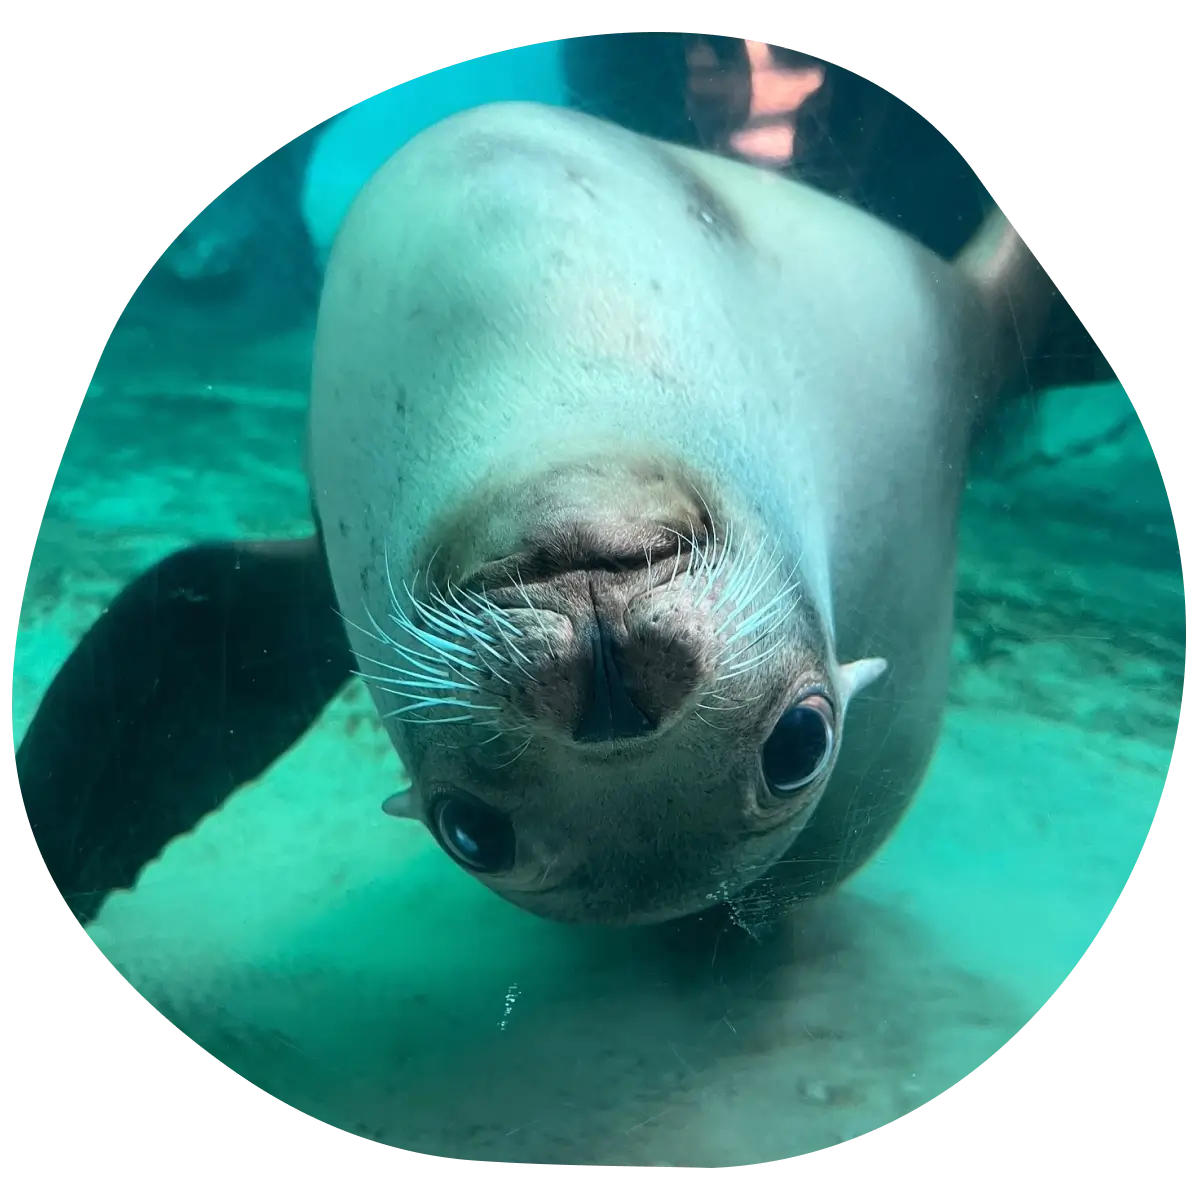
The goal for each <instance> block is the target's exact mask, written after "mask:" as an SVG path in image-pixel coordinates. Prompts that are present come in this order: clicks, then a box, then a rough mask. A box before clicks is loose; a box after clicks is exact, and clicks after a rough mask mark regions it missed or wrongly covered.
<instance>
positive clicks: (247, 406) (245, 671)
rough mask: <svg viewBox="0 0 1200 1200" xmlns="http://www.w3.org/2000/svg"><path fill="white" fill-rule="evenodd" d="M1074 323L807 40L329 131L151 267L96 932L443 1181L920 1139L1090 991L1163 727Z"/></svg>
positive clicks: (89, 789) (80, 507)
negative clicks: (472, 1166)
mask: <svg viewBox="0 0 1200 1200" xmlns="http://www.w3.org/2000/svg"><path fill="white" fill-rule="evenodd" d="M514 102H515V103H514ZM493 105H495V106H496V107H491V106H493ZM481 106H484V107H481ZM221 182H223V181H214V190H215V189H216V188H217V187H219V186H220V184H221ZM1017 233H1019V231H1017ZM1069 300H1070V297H1069V296H1068V297H1063V296H1061V295H1059V294H1058V293H1057V291H1056V289H1054V288H1053V285H1052V284H1051V283H1050V281H1048V280H1047V279H1046V278H1045V276H1044V274H1042V273H1041V271H1040V268H1038V266H1037V264H1036V262H1035V261H1034V260H1033V259H1032V256H1030V255H1029V254H1028V252H1027V251H1025V250H1024V247H1023V244H1022V243H1020V240H1019V237H1017V236H1016V235H1015V234H1014V233H1013V232H1012V231H1011V229H1009V228H1008V227H1007V226H1006V224H1005V223H1004V222H1003V219H1002V216H1001V215H1000V214H998V213H997V212H996V210H995V208H994V205H993V203H992V201H991V199H990V197H989V196H988V194H987V191H986V187H985V183H984V182H981V181H980V180H979V179H978V178H976V176H975V175H974V173H973V172H972V171H971V169H970V167H969V166H968V165H967V164H966V163H965V162H964V161H963V159H962V158H961V157H960V156H959V155H958V153H957V152H956V151H955V150H954V148H953V147H951V146H950V145H949V144H948V143H947V142H946V141H945V139H943V138H942V137H941V135H940V134H938V133H937V131H936V130H934V129H933V128H932V127H931V126H930V125H929V124H928V123H927V122H925V121H924V120H923V119H922V118H921V117H920V116H918V115H917V114H916V113H915V112H913V111H912V110H911V109H909V108H908V107H907V106H906V105H904V104H903V103H902V102H901V101H899V100H897V99H896V98H894V97H892V96H891V95H890V94H889V93H886V92H883V91H882V90H881V89H879V88H877V87H875V86H874V85H873V84H871V83H870V82H869V81H867V80H865V79H862V78H861V77H859V76H856V75H854V74H853V73H851V72H849V71H846V70H844V69H842V68H840V67H838V66H836V65H834V64H830V63H826V62H823V61H821V60H818V59H815V58H812V57H810V56H808V55H804V54H801V53H799V52H796V51H792V50H788V49H783V48H779V47H773V46H765V45H763V44H761V43H755V42H745V41H737V40H734V39H728V38H716V37H707V36H701V35H691V34H687V35H683V34H637V35H612V36H604V37H594V38H581V39H577V40H572V41H568V42H552V43H545V44H542V45H537V46H530V47H525V48H522V49H519V50H513V51H509V52H507V53H504V54H497V55H492V56H489V57H487V58H483V59H478V60H475V61H472V62H468V63H464V64H461V65H459V66H456V67H452V68H449V69H447V70H444V71H439V72H436V73H434V74H432V75H429V76H425V77H423V78H420V79H417V80H414V81H412V82H410V83H406V84H403V85H402V86H399V87H397V88H395V89H393V90H392V91H389V92H386V93H383V94H381V95H379V96H377V97H375V98H373V99H372V100H369V101H366V102H364V103H363V104H360V105H358V106H356V107H355V108H353V109H350V110H347V111H346V112H344V113H342V114H339V115H337V116H334V117H332V118H331V119H330V120H329V121H327V122H325V123H324V124H323V125H321V126H319V127H318V128H316V129H314V130H312V131H310V132H308V133H306V134H304V135H303V136H301V137H300V138H298V139H297V140H296V141H294V142H292V143H289V144H288V145H287V146H285V147H283V148H281V149H279V150H278V151H277V152H275V153H274V154H272V155H271V156H270V157H268V158H266V159H265V160H264V161H263V162H262V163H261V164H260V165H259V166H258V167H256V168H255V169H254V170H252V171H251V172H249V173H248V174H247V175H245V176H244V177H242V178H241V179H239V180H237V181H236V182H235V183H233V184H232V185H231V186H229V187H228V188H227V189H226V190H225V191H223V192H222V193H221V194H220V195H219V196H218V197H217V199H215V200H214V201H213V203H212V204H211V205H210V206H209V207H208V208H207V209H205V210H204V212H202V213H201V214H199V215H198V216H197V217H196V219H195V220H194V221H193V222H192V223H191V224H190V225H189V226H188V228H187V229H186V230H184V231H183V232H182V233H181V234H180V236H179V238H177V239H176V241H175V242H174V243H172V245H171V246H170V247H167V248H166V249H165V251H164V253H163V256H162V257H161V259H160V260H159V261H158V262H157V263H156V264H155V265H154V267H153V268H152V269H151V270H150V272H149V273H148V275H147V276H146V278H145V280H144V281H143V283H142V285H141V286H140V287H139V289H138V291H137V293H136V294H135V295H134V296H133V297H132V298H131V300H130V303H129V306H128V307H127V309H126V310H125V313H124V314H123V316H122V318H121V321H120V322H119V323H118V325H117V327H116V329H115V330H114V332H113V335H112V337H111V339H110V341H109V343H108V346H107V348H106V350H105V353H104V356H103V358H102V360H101V362H100V363H99V365H98V367H97V370H96V373H95V376H94V378H93V381H92V384H91V386H90V388H89V391H88V394H87V396H86V398H85V399H84V401H83V405H82V409H81V411H80V415H79V418H78V420H77V422H76V424H75V427H74V429H73V432H72V435H71V439H70V442H69V444H68V446H67V448H66V451H65V453H64V456H63V460H62V465H61V468H60V470H59V472H58V476H57V478H56V481H55V484H54V488H53V491H52V493H51V496H50V498H49V502H48V505H47V507H46V512H45V517H44V520H43V523H42V527H41V532H40V535H39V539H38V543H37V547H36V550H35V554H34V558H33V562H32V566H31V570H30V575H29V580H28V584H27V587H26V591H25V596H24V603H23V609H22V616H21V625H20V630H19V636H18V641H17V648H16V671H15V677H14V680H13V711H14V731H13V732H14V742H15V745H16V748H17V765H18V773H19V778H20V782H21V787H22V791H23V794H24V797H25V802H26V808H27V811H28V813H29V817H30V823H31V825H32V827H33V830H34V834H35V836H36V838H37V841H38V845H39V848H40V849H41V851H42V853H43V855H44V857H45V859H46V862H47V867H48V869H49V870H50V872H51V874H52V876H53V877H54V880H55V882H56V884H57V885H58V887H59V888H60V890H61V891H62V892H63V895H64V900H65V902H66V903H68V904H69V905H70V906H71V908H72V910H73V911H74V912H75V914H76V915H77V916H78V918H79V919H80V921H81V922H83V923H84V924H85V926H86V928H87V932H88V934H89V935H90V937H91V938H92V939H93V941H94V942H95V943H96V945H97V946H98V947H99V948H100V949H101V951H102V952H103V953H104V954H105V955H106V956H107V957H108V959H109V960H110V961H111V962H112V964H113V965H114V967H115V968H116V969H117V970H118V971H119V972H120V973H121V974H122V975H123V976H124V977H125V978H126V979H127V980H128V981H129V983H130V985H131V986H132V987H133V988H134V989H136V990H137V991H138V992H139V993H141V994H142V995H143V996H145V997H146V998H147V999H148V1000H149V1001H150V1002H151V1003H152V1004H153V1005H154V1006H155V1007H157V1008H158V1009H159V1010H160V1011H161V1012H162V1013H164V1014H165V1015H166V1016H167V1017H168V1018H169V1019H170V1020H171V1021H173V1022H174V1023H175V1024H176V1025H177V1026H178V1027H179V1028H180V1029H181V1030H182V1031H183V1032H184V1033H185V1034H186V1035H187V1036H188V1037H190V1038H192V1039H194V1040H195V1041H196V1042H197V1043H198V1044H199V1045H200V1046H202V1047H203V1048H204V1049H206V1050H207V1051H209V1052H210V1053H211V1054H213V1055H214V1056H215V1057H216V1058H218V1059H219V1060H221V1061H222V1062H224V1063H225V1064H227V1065H228V1066H229V1067H230V1068H232V1069H233V1070H235V1071H237V1072H238V1073H240V1074H241V1075H242V1076H244V1077H245V1078H246V1079H248V1080H250V1081H251V1082H252V1083H254V1084H255V1085H257V1086H258V1087H260V1088H262V1089H263V1090H265V1091H266V1092H268V1093H270V1094H271V1095H273V1096H275V1097H278V1098H279V1099H281V1100H283V1101H285V1102H286V1103H288V1104H290V1105H292V1106H294V1107H295V1108H297V1109H299V1110H301V1111H303V1112H305V1113H307V1114H310V1115H312V1116H314V1117H317V1118H319V1119H321V1120H323V1121H326V1122H328V1123H330V1124H332V1125H335V1126H337V1127H339V1128H342V1129H345V1130H348V1131H350V1132H352V1133H355V1134H358V1135H360V1136H362V1137H365V1138H370V1139H373V1140H375V1141H378V1142H382V1143H386V1144H389V1145H392V1146H397V1147H401V1148H403V1149H406V1150H412V1151H418V1152H422V1153H426V1154H434V1155H440V1156H447V1157H454V1158H465V1159H477V1160H487V1161H505V1162H523V1163H559V1164H580V1165H582V1164H588V1165H591V1164H597V1165H660V1166H682V1167H722V1166H733V1165H742V1164H749V1163H756V1162H763V1161H769V1160H776V1159H782V1158H790V1157H794V1156H797V1155H801V1154H805V1153H808V1152H810V1151H813V1150H818V1149H822V1148H824V1147H827V1146H830V1145H833V1144H836V1143H839V1142H844V1141H847V1140H849V1139H851V1138H854V1137H857V1136H859V1135H862V1134H864V1133H867V1132H869V1131H871V1130H873V1129H875V1128H878V1127H879V1126H881V1125H884V1124H886V1123H888V1122H890V1121H892V1120H895V1119H896V1118H898V1117H900V1116H902V1115H904V1114H905V1113H908V1112H910V1111H912V1110H913V1109H915V1108H917V1107H919V1106H920V1105H922V1104H924V1103H925V1102H926V1101H928V1100H930V1099H932V1098H933V1097H934V1096H936V1095H938V1094H939V1093H941V1092H943V1091H945V1090H946V1089H947V1088H949V1087H951V1086H952V1085H953V1084H955V1083H956V1082H958V1081H959V1080H961V1079H962V1078H964V1077H965V1076H966V1075H968V1074H969V1073H970V1072H971V1071H973V1070H974V1069H975V1068H976V1067H977V1066H979V1065H980V1064H981V1063H983V1062H984V1061H985V1060H986V1059H987V1058H989V1057H990V1056H991V1055H992V1054H994V1053H996V1052H997V1051H998V1050H1000V1049H1001V1047H1003V1046H1004V1044H1005V1043H1006V1042H1007V1041H1008V1040H1009V1039H1010V1038H1011V1037H1012V1036H1013V1035H1014V1034H1015V1033H1016V1032H1017V1031H1018V1030H1019V1029H1020V1028H1021V1027H1022V1026H1023V1025H1024V1024H1025V1023H1026V1022H1027V1021H1028V1020H1029V1019H1030V1018H1031V1017H1032V1016H1033V1015H1034V1013H1036V1012H1037V1010H1038V1009H1039V1008H1040V1007H1041V1006H1042V1005H1043V1004H1044V1003H1045V1001H1046V1000H1047V999H1048V998H1049V997H1050V995H1051V994H1052V993H1053V992H1054V991H1055V990H1056V989H1057V988H1058V986H1059V985H1060V984H1061V983H1062V982H1063V981H1064V979H1065V978H1066V977H1067V975H1068V974H1069V973H1070V972H1071V970H1072V969H1073V968H1074V966H1075V964H1076V963H1077V962H1078V961H1079V959H1080V957H1081V956H1082V955H1083V953H1084V951H1085V950H1086V949H1087V948H1088V946H1089V944H1090V943H1091V941H1092V939H1093V938H1094V937H1095V935H1096V933H1097V932H1098V931H1099V929H1100V927H1101V925H1102V924H1103V923H1104V921H1105V919H1106V918H1107V916H1108V914H1109V912H1110V911H1111V909H1112V907H1113V905H1114V904H1115V902H1116V900H1117V898H1118V896H1119V895H1120V893H1121V890H1122V888H1123V887H1124V885H1125V882H1126V880H1127V878H1128V877H1129V874H1130V871H1131V869H1132V867H1133V864H1134V862H1135V861H1136V859H1137V857H1138V854H1139V853H1140V851H1141V847H1142V844H1143V841H1144V839H1145V837H1146V834H1147V832H1148V830H1149V827H1150V824H1151V821H1152V819H1153V817H1154V814H1155V810H1156V807H1157V805H1158V801H1159V797H1160V795H1161V793H1162V789H1163V785H1164V781H1165V778H1166V774H1167V769H1168V765H1169V763H1170V760H1171V754H1172V749H1173V746H1174V742H1175V736H1176V727H1177V723H1178V719H1179V711H1180V703H1181V696H1182V686H1183V667H1184V647H1185V632H1184V625H1185V623H1184V593H1183V578H1182V572H1181V566H1180V558H1179V551H1178V545H1177V541H1176V536H1175V527H1174V523H1173V519H1172V513H1171V507H1170V504H1169V502H1168V498H1167V495H1166V492H1165V489H1164V487H1163V483H1162V478H1161V475H1160V473H1159V470H1158V466H1157V464H1156V461H1155V457H1154V454H1153V451H1152V450H1151V447H1150V445H1149V442H1148V441H1147V439H1146V436H1145V434H1144V432H1143V430H1142V426H1141V424H1140V422H1139V420H1138V417H1137V415H1136V412H1135V410H1134V407H1133V404H1132V403H1131V401H1130V398H1129V397H1128V396H1127V395H1126V394H1125V392H1124V390H1123V389H1122V387H1121V385H1120V383H1119V381H1118V380H1117V379H1116V378H1115V377H1114V375H1113V372H1112V370H1111V368H1110V367H1109V366H1108V364H1107V362H1106V361H1105V359H1104V356H1103V353H1102V348H1098V347H1097V346H1096V345H1095V344H1094V342H1093V341H1092V339H1091V338H1090V336H1089V335H1088V334H1087V332H1086V330H1084V329H1083V327H1082V326H1081V325H1080V323H1079V321H1078V319H1077V318H1076V317H1075V315H1074V313H1073V312H1072V311H1071V309H1070V307H1069V303H1068V302H1069ZM781 381H783V382H781ZM785 384H786V386H785Z"/></svg>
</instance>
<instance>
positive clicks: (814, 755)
mask: <svg viewBox="0 0 1200 1200" xmlns="http://www.w3.org/2000/svg"><path fill="white" fill-rule="evenodd" d="M832 753H833V707H832V705H831V704H830V703H829V701H828V700H826V699H825V697H824V696H822V695H820V694H819V693H813V694H812V695H808V696H805V697H804V699H803V700H800V701H799V702H798V703H796V704H793V705H792V707H791V708H789V709H788V710H787V712H785V713H784V714H783V716H782V717H780V718H779V723H778V724H777V725H776V726H775V728H774V729H773V730H772V731H771V736H770V737H769V738H767V741H766V744H765V745H764V746H763V750H762V768H763V777H764V778H765V779H766V781H767V787H769V788H770V789H771V791H772V792H773V793H774V794H775V795H776V796H780V797H782V796H790V795H792V794H793V793H795V792H798V791H800V789H801V788H803V787H806V786H807V785H808V784H810V783H812V781H813V780H814V779H815V778H816V777H817V776H818V775H820V773H821V772H822V771H823V770H824V769H825V766H826V764H827V763H828V762H829V756H830V755H831V754H832Z"/></svg>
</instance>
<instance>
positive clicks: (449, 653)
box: [391, 613, 475, 669]
mask: <svg viewBox="0 0 1200 1200" xmlns="http://www.w3.org/2000/svg"><path fill="white" fill-rule="evenodd" d="M391 618H392V620H393V621H395V622H396V624H397V625H399V626H400V628H401V629H403V630H404V632H405V633H407V634H408V635H409V636H410V637H413V638H416V640H417V641H418V642H420V643H421V644H422V645H423V646H425V647H426V648H427V649H429V650H432V651H434V652H435V653H437V654H439V655H441V656H442V657H443V658H445V659H446V660H448V661H453V662H456V663H457V664H458V665H459V666H460V667H463V668H465V669H470V668H471V667H472V666H473V665H474V664H473V663H472V662H470V661H469V660H470V659H472V658H474V657H475V655H474V652H473V651H471V650H468V649H466V648H465V647H463V646H460V645H458V643H456V642H451V641H447V640H446V639H445V638H443V637H439V636H438V635H437V634H436V633H430V632H429V631H428V630H427V629H421V628H419V627H418V626H416V625H414V624H413V622H412V621H411V620H409V618H408V617H407V616H406V615H405V614H404V613H399V614H397V613H392V614H391ZM459 655H467V656H468V657H467V660H466V661H464V659H463V658H460V657H459Z"/></svg>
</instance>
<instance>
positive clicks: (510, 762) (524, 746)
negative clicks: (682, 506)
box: [499, 733, 533, 771]
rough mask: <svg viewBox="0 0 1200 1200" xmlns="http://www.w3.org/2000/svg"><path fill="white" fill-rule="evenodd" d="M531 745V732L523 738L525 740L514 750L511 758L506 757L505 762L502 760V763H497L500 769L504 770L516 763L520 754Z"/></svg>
mask: <svg viewBox="0 0 1200 1200" xmlns="http://www.w3.org/2000/svg"><path fill="white" fill-rule="evenodd" d="M532 745H533V734H532V733H531V734H530V735H529V736H528V737H527V738H526V739H525V741H524V742H522V744H521V747H520V749H519V750H518V751H517V752H516V754H514V755H513V756H512V758H510V759H508V761H507V762H503V763H500V764H499V767H500V770H502V771H505V770H507V769H508V768H509V767H511V766H514V765H515V764H516V762H517V760H518V759H520V758H521V757H522V755H524V753H525V751H526V750H528V749H529V747H530V746H532Z"/></svg>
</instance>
